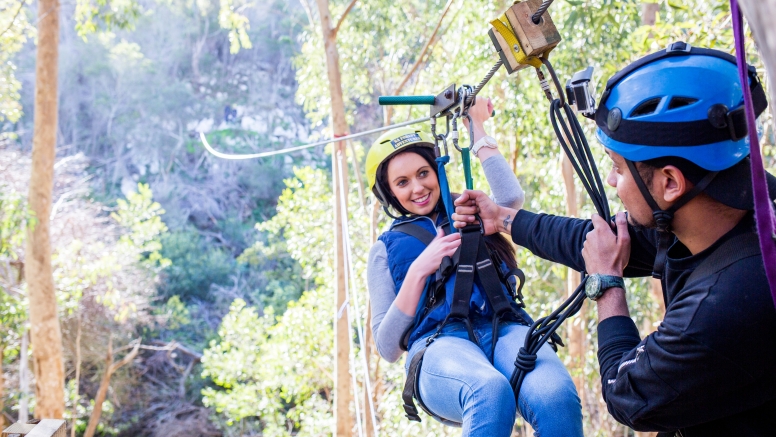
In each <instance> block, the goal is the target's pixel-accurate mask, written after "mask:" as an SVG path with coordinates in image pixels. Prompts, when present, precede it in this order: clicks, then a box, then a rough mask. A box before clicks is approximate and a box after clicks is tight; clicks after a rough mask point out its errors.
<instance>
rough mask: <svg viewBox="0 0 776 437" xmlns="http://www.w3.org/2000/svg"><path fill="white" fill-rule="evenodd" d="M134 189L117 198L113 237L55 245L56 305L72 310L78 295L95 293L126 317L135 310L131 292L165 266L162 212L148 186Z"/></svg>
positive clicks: (121, 318) (119, 316) (121, 317)
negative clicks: (116, 226)
mask: <svg viewBox="0 0 776 437" xmlns="http://www.w3.org/2000/svg"><path fill="white" fill-rule="evenodd" d="M137 188H138V192H137V193H132V194H130V195H129V196H128V197H127V199H126V200H122V199H119V200H118V201H117V203H118V207H117V211H116V212H114V213H112V214H111V217H112V218H113V219H114V220H115V222H116V223H117V224H118V225H119V226H120V231H119V235H118V238H117V241H110V240H108V241H107V242H106V241H104V240H103V241H83V240H79V239H73V240H71V241H70V243H69V244H67V245H65V246H63V247H58V248H56V249H55V251H54V254H53V257H52V265H53V267H54V282H55V283H56V284H57V291H58V294H57V296H58V299H59V308H60V310H63V311H64V312H65V313H66V314H72V313H73V312H75V311H76V310H77V309H78V307H79V302H80V300H81V298H82V297H83V296H84V295H85V294H86V293H87V292H89V293H92V294H94V298H95V300H96V301H97V302H99V303H101V304H102V305H104V306H105V307H106V308H108V309H109V310H111V311H113V312H114V318H115V320H117V321H125V320H126V319H127V318H128V317H129V316H131V315H133V314H134V313H135V312H136V311H137V305H136V304H135V302H134V300H133V299H131V298H129V297H130V296H132V295H133V294H135V293H138V292H141V293H142V292H145V291H146V287H148V286H149V285H150V280H151V278H153V277H154V276H155V275H156V274H158V272H159V271H160V269H162V268H164V267H165V266H167V265H169V260H167V259H165V258H163V257H162V255H161V253H160V250H161V245H160V243H159V240H158V239H159V238H160V237H161V236H162V235H164V234H165V233H166V232H167V227H166V226H165V225H164V223H163V222H162V221H161V218H160V215H161V214H163V213H164V210H162V209H161V207H160V206H159V204H158V203H156V202H154V201H153V198H152V197H153V193H152V192H151V190H150V189H149V188H148V186H145V185H142V184H138V187H137Z"/></svg>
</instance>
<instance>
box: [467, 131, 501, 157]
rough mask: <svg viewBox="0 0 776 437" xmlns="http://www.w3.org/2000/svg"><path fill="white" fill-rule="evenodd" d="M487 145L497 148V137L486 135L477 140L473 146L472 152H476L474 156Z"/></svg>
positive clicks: (490, 147)
mask: <svg viewBox="0 0 776 437" xmlns="http://www.w3.org/2000/svg"><path fill="white" fill-rule="evenodd" d="M483 147H487V148H489V149H495V148H496V139H495V138H493V137H491V136H490V135H485V136H484V137H482V138H480V139H479V140H477V142H476V143H474V145H473V146H472V153H474V156H477V152H479V151H480V149H481V148H483Z"/></svg>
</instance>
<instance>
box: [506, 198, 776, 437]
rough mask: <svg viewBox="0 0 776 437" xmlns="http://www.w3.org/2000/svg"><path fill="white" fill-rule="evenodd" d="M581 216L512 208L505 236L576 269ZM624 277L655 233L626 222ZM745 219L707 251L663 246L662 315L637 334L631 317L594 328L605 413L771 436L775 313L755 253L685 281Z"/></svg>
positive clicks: (703, 431)
mask: <svg viewBox="0 0 776 437" xmlns="http://www.w3.org/2000/svg"><path fill="white" fill-rule="evenodd" d="M592 228H593V226H592V223H591V222H590V220H580V219H571V218H566V217H556V216H551V215H545V214H534V213H531V212H528V211H522V210H521V211H520V212H519V213H518V214H517V217H515V221H514V222H513V223H512V239H513V240H514V242H515V243H517V244H518V245H521V246H523V247H526V248H527V249H529V250H530V251H531V252H533V253H534V254H536V255H538V256H540V257H542V258H545V259H548V260H550V261H554V262H558V263H561V264H564V265H567V266H569V267H571V268H573V269H575V270H579V271H582V270H584V259H583V258H582V253H581V252H582V246H583V244H584V241H585V238H586V236H587V233H588V232H589V231H591V230H592ZM628 231H629V234H630V237H631V254H630V260H629V263H628V266H627V268H626V269H625V272H624V274H625V276H628V277H636V276H649V275H650V274H651V271H652V265H653V263H654V260H655V254H656V251H657V249H656V246H657V241H658V237H657V232H656V231H654V230H637V229H635V228H633V227H631V226H629V228H628ZM754 232H755V229H754V219H753V217H752V214H751V213H750V214H749V215H747V216H746V217H745V218H744V219H742V221H741V222H740V223H739V224H738V225H737V226H736V227H735V228H734V229H733V230H731V231H730V232H729V233H727V234H726V235H725V236H723V237H722V238H720V240H719V241H717V242H716V243H714V244H713V245H712V246H711V247H709V248H708V249H706V250H704V251H703V252H701V253H698V254H696V255H692V254H691V253H690V252H689V250H688V249H687V248H686V247H685V246H684V245H683V244H682V243H681V242H679V241H678V240H677V241H675V242H674V244H673V245H672V246H671V248H670V250H669V252H668V259H667V262H666V268H665V272H664V276H663V277H664V279H663V287H664V290H665V292H664V298H665V302H666V314H665V318H664V320H663V321H662V322H661V324H660V326H659V327H658V329H657V331H656V332H653V333H652V334H650V335H648V336H647V337H646V338H644V339H641V338H640V336H639V332H638V329H637V328H636V325H635V323H634V322H633V321H632V320H631V319H630V317H624V316H619V317H610V318H608V319H605V320H603V321H602V322H601V323H600V324H599V326H598V360H599V364H600V372H601V383H602V385H603V396H604V400H605V401H606V404H607V408H608V409H609V413H610V414H611V415H612V416H614V418H615V419H617V420H618V421H619V422H621V423H624V424H626V425H628V426H630V427H632V428H633V429H635V430H643V431H664V432H670V434H667V435H673V433H674V432H675V431H680V432H681V434H679V433H677V434H676V435H681V436H684V437H693V436H704V437H705V436H773V435H776V310H774V304H773V301H772V298H771V295H770V291H769V287H768V282H767V279H766V276H765V270H764V268H763V260H762V256H761V255H759V249H757V253H758V254H757V255H753V256H748V257H745V258H743V259H740V260H738V261H735V262H733V263H723V265H721V266H720V267H719V268H716V269H715V270H714V272H713V273H712V274H710V275H707V276H706V277H704V278H701V279H700V280H695V278H693V281H692V283H690V284H688V283H687V279H688V278H689V276H690V275H691V273H692V272H693V270H694V269H695V268H696V267H698V265H699V264H700V263H701V262H702V261H703V260H705V259H706V258H707V257H708V256H710V255H711V254H712V253H713V252H715V251H716V250H717V249H719V248H720V246H721V245H722V244H724V243H725V242H726V241H728V240H730V239H732V238H733V237H736V236H739V235H741V234H745V233H754Z"/></svg>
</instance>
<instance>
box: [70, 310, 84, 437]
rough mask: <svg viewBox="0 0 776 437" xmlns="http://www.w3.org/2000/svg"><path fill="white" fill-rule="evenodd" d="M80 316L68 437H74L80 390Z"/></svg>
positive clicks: (79, 319) (79, 318) (79, 316)
mask: <svg viewBox="0 0 776 437" xmlns="http://www.w3.org/2000/svg"><path fill="white" fill-rule="evenodd" d="M82 325H83V323H82V321H81V314H80V313H79V314H78V330H77V331H76V335H75V393H74V394H73V412H72V415H73V424H72V426H71V428H70V437H75V424H76V422H78V401H79V398H78V392H79V391H80V388H81V327H82Z"/></svg>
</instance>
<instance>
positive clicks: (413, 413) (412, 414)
mask: <svg viewBox="0 0 776 437" xmlns="http://www.w3.org/2000/svg"><path fill="white" fill-rule="evenodd" d="M426 349H428V345H426V347H424V348H423V349H421V350H419V351H418V352H417V353H416V354H415V356H413V357H412V361H410V368H409V370H408V371H407V379H406V380H405V381H404V389H403V390H402V392H401V399H402V400H403V401H404V404H403V405H402V407H404V414H405V416H407V419H410V420H412V421H414V422H420V416H419V415H418V409H417V407H416V406H415V401H414V400H413V399H412V398H413V396H414V395H415V390H416V386H417V381H418V376H419V373H420V365H421V364H422V363H423V355H424V354H425V353H426Z"/></svg>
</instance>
